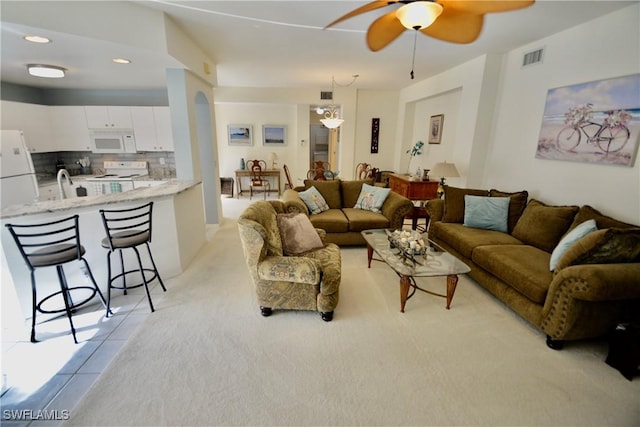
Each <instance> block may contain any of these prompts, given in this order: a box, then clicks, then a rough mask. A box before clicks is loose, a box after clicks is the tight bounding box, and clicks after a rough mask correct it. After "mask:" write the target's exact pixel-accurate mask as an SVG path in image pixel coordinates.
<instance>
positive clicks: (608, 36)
mask: <svg viewBox="0 0 640 427" xmlns="http://www.w3.org/2000/svg"><path fill="white" fill-rule="evenodd" d="M638 22H640V5H639V4H635V5H633V6H630V7H628V8H625V9H622V10H620V11H617V12H614V13H611V14H609V15H605V16H603V17H601V18H598V19H596V20H594V21H591V22H588V23H586V24H584V25H581V26H578V27H574V28H571V29H569V30H566V31H564V32H562V33H559V34H556V35H554V36H552V37H549V38H546V39H543V40H540V41H538V42H536V43H532V44H530V45H527V46H523V47H522V48H521V49H518V50H514V51H512V52H510V53H509V54H508V55H506V56H505V60H504V65H503V70H502V73H501V75H502V79H501V84H502V86H501V87H500V93H501V95H500V102H499V103H498V106H497V109H496V114H495V117H496V121H495V131H494V133H493V138H492V144H491V149H490V152H489V156H488V158H487V162H486V167H485V175H484V180H483V183H484V186H485V187H497V188H504V189H505V190H521V189H527V190H528V191H529V193H530V197H534V198H538V199H540V200H542V201H544V202H548V203H555V204H576V205H582V204H590V205H592V206H593V207H595V208H596V209H598V210H600V211H602V212H603V213H606V214H609V215H612V216H614V217H616V218H619V219H621V220H626V221H629V222H632V223H635V224H640V162H639V161H638V160H637V156H636V162H635V165H634V166H633V167H620V166H609V165H600V164H587V163H572V162H562V161H553V160H543V159H536V158H535V152H536V147H537V143H538V135H539V133H540V126H541V123H542V115H543V112H544V106H545V100H546V95H547V91H548V89H551V88H556V87H561V86H566V85H572V84H577V83H583V82H589V81H594V80H600V79H608V78H613V77H619V76H624V75H629V74H634V73H638V72H640V31H639V27H640V26H639V25H638ZM540 47H544V48H545V56H544V62H543V63H542V64H538V65H535V66H532V67H529V68H525V69H522V68H521V67H520V63H521V61H522V56H523V54H524V53H525V52H529V51H531V50H534V49H537V48H540ZM636 99H638V101H639V103H640V94H637V98H636Z"/></svg>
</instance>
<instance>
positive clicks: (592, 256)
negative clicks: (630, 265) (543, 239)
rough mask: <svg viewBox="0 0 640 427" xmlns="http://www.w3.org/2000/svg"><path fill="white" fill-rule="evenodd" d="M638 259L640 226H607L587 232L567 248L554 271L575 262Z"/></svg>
mask: <svg viewBox="0 0 640 427" xmlns="http://www.w3.org/2000/svg"><path fill="white" fill-rule="evenodd" d="M639 261H640V228H625V229H622V228H608V229H605V230H597V231H594V232H592V233H589V234H587V235H586V236H584V237H583V238H581V239H580V240H578V241H577V242H575V243H574V244H573V245H571V246H570V247H569V249H567V251H566V252H565V253H564V254H563V255H562V257H560V259H559V260H558V265H557V266H556V271H560V270H561V269H563V268H564V267H568V266H570V265H577V264H614V263H627V262H639Z"/></svg>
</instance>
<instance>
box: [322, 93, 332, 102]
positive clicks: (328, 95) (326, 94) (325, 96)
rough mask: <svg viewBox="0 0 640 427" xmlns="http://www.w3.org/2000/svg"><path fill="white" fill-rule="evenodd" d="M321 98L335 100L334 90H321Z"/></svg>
mask: <svg viewBox="0 0 640 427" xmlns="http://www.w3.org/2000/svg"><path fill="white" fill-rule="evenodd" d="M320 99H329V100H333V92H320Z"/></svg>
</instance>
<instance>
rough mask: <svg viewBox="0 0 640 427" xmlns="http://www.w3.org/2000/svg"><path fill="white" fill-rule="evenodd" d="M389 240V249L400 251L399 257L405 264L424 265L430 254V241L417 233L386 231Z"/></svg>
mask: <svg viewBox="0 0 640 427" xmlns="http://www.w3.org/2000/svg"><path fill="white" fill-rule="evenodd" d="M385 233H387V238H388V239H389V247H390V248H391V249H394V248H395V249H397V250H398V256H399V257H400V258H402V260H403V261H404V262H407V263H408V262H411V263H413V265H416V264H420V265H424V261H425V260H426V258H427V252H428V245H427V242H428V240H427V239H426V238H425V237H423V236H422V234H420V233H418V232H417V231H409V230H395V231H389V230H385Z"/></svg>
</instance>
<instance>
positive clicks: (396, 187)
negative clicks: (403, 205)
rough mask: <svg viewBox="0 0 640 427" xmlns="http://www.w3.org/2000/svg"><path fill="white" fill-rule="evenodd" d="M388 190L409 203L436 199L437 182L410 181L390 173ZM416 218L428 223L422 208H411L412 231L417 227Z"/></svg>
mask: <svg viewBox="0 0 640 427" xmlns="http://www.w3.org/2000/svg"><path fill="white" fill-rule="evenodd" d="M389 188H391V191H393V192H395V193H398V194H400V195H402V196H404V197H406V198H407V199H409V200H411V201H418V200H419V201H425V200H431V199H437V198H438V181H411V177H409V176H407V175H400V174H397V173H392V174H389ZM418 218H426V219H427V222H428V221H429V215H428V214H427V212H426V210H425V209H424V208H423V207H422V206H420V207H417V206H414V207H413V215H412V218H411V228H413V229H414V230H415V229H416V228H417V226H418Z"/></svg>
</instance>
